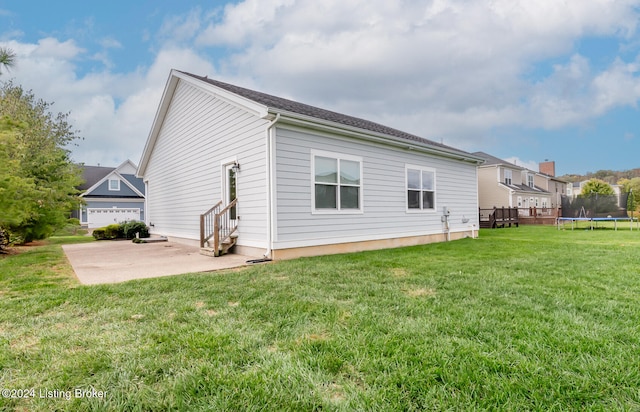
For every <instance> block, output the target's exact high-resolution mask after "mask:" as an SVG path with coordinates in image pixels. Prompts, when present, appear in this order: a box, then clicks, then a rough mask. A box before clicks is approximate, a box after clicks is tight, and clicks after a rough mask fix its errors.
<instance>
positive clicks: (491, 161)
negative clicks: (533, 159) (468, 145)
mask: <svg viewBox="0 0 640 412" xmlns="http://www.w3.org/2000/svg"><path fill="white" fill-rule="evenodd" d="M472 154H473V155H474V156H476V157H480V158H482V159H484V160H485V162H484V166H493V165H506V166H513V167H517V168H519V169H524V168H523V167H522V166H518V165H515V164H513V163H511V162H507V161H506V160H502V159H500V158H497V157H495V156H491V155H490V154H488V153H485V152H473V153H472Z"/></svg>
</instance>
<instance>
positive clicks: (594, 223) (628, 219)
mask: <svg viewBox="0 0 640 412" xmlns="http://www.w3.org/2000/svg"><path fill="white" fill-rule="evenodd" d="M618 221H620V222H629V229H631V230H633V222H635V223H636V230H640V227H639V226H638V218H637V217H559V218H558V219H557V220H556V225H557V227H558V230H560V223H562V228H563V229H564V225H565V223H567V222H571V230H573V229H574V226H575V227H577V226H578V222H589V226H590V229H591V230H593V228H594V227H595V228H597V227H598V222H613V228H614V230H618Z"/></svg>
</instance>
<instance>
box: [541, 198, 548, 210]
mask: <svg viewBox="0 0 640 412" xmlns="http://www.w3.org/2000/svg"><path fill="white" fill-rule="evenodd" d="M548 204H549V200H548V199H547V198H546V197H543V198H542V208H543V209H546V208H547V207H548Z"/></svg>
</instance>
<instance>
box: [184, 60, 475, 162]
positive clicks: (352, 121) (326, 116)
mask: <svg viewBox="0 0 640 412" xmlns="http://www.w3.org/2000/svg"><path fill="white" fill-rule="evenodd" d="M181 73H183V74H185V75H188V76H191V77H193V78H195V79H198V80H201V81H204V82H207V83H209V84H212V85H214V86H217V87H219V88H221V89H224V90H226V91H229V92H231V93H234V94H237V95H239V96H242V97H245V98H247V99H250V100H253V101H254V102H256V103H259V104H262V105H264V106H267V107H268V108H269V109H272V110H275V111H285V112H291V113H296V114H301V115H305V116H310V117H313V118H316V119H320V120H326V121H330V122H334V123H338V124H342V125H345V126H351V127H357V128H359V129H363V130H367V131H370V132H374V133H379V134H383V135H388V136H392V137H398V138H401V139H405V140H408V141H411V142H416V143H422V144H426V145H430V146H434V147H436V148H441V149H445V150H446V151H449V152H457V153H460V154H461V155H470V154H469V153H467V152H465V151H463V150H460V149H456V148H454V147H451V146H447V145H444V144H442V143H438V142H434V141H432V140H428V139H425V138H422V137H420V136H416V135H413V134H411V133H406V132H403V131H401V130H397V129H394V128H391V127H387V126H384V125H381V124H379V123H375V122H371V121H369V120H364V119H360V118H357V117H353V116H349V115H345V114H341V113H337V112H333V111H330V110H326V109H321V108H319V107H315V106H310V105H308V104H304V103H299V102H295V101H293V100H288V99H284V98H282V97H277V96H272V95H270V94H266V93H262V92H258V91H255V90H250V89H245V88H243V87H239V86H235V85H232V84H229V83H224V82H221V81H218V80H213V79H209V78H208V77H206V76H204V77H203V76H198V75H195V74H191V73H187V72H181Z"/></svg>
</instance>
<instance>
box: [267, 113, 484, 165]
mask: <svg viewBox="0 0 640 412" xmlns="http://www.w3.org/2000/svg"><path fill="white" fill-rule="evenodd" d="M274 113H277V116H279V115H280V114H282V115H283V118H282V120H281V122H286V123H289V124H292V125H297V126H303V127H306V128H308V129H315V130H320V131H327V132H331V133H338V134H342V135H347V136H350V137H355V138H359V139H363V140H369V141H373V142H378V143H384V144H387V145H391V146H395V147H398V148H401V149H405V150H415V151H420V152H425V153H428V154H433V155H438V156H443V157H448V158H451V159H455V160H461V161H463V162H468V163H473V164H476V165H480V164H483V163H485V159H483V158H481V157H477V156H474V155H472V154H470V153H464V152H460V151H457V150H449V149H447V148H441V147H438V146H433V145H430V144H428V143H423V142H418V141H412V140H408V139H404V138H401V137H395V136H391V135H388V134H383V133H377V132H374V131H371V130H366V129H361V128H358V127H354V126H348V125H343V124H341V123H335V122H331V121H328V120H323V119H318V118H316V117H311V116H305V115H300V114H298V113H293V112H284V111H282V112H281V111H278V112H275V111H274Z"/></svg>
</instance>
